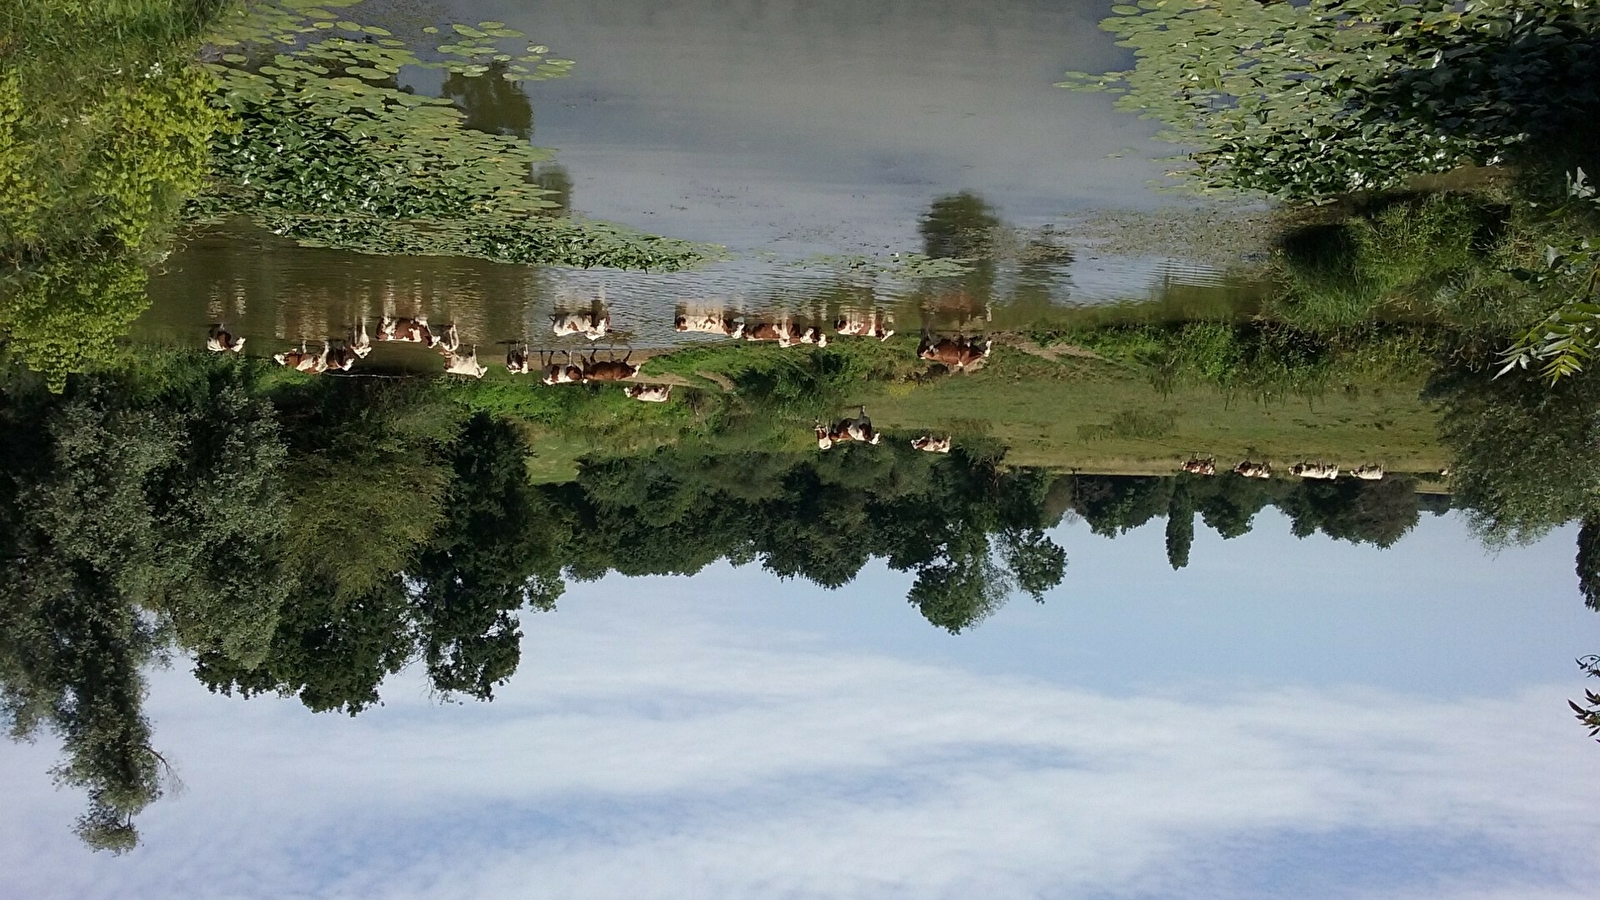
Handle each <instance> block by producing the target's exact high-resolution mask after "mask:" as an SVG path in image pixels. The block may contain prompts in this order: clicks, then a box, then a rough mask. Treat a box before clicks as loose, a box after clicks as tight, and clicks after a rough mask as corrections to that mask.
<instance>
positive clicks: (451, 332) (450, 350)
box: [428, 324, 476, 357]
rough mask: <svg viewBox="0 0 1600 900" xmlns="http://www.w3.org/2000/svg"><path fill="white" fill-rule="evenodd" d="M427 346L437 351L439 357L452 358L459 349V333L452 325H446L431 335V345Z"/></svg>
mask: <svg viewBox="0 0 1600 900" xmlns="http://www.w3.org/2000/svg"><path fill="white" fill-rule="evenodd" d="M428 346H429V347H431V348H432V349H434V350H437V351H439V355H440V356H445V357H450V356H454V355H455V354H456V351H457V350H460V349H461V332H459V331H457V330H456V326H455V325H454V324H451V325H448V326H446V327H445V329H444V330H443V331H440V332H438V333H436V334H434V335H433V343H431V344H429V345H428ZM474 355H476V351H474Z"/></svg>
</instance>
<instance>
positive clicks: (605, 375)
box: [583, 350, 644, 384]
mask: <svg viewBox="0 0 1600 900" xmlns="http://www.w3.org/2000/svg"><path fill="white" fill-rule="evenodd" d="M632 355H633V351H632V350H629V351H628V353H627V355H625V356H623V357H622V359H615V358H613V359H603V360H596V359H595V358H594V352H593V351H591V352H590V353H589V361H588V362H586V363H584V364H583V381H584V383H585V384H587V383H589V382H591V381H627V380H628V379H629V378H632V377H633V376H635V375H637V374H639V370H640V369H642V368H644V363H642V362H641V363H637V364H632V363H629V362H628V357H629V356H632Z"/></svg>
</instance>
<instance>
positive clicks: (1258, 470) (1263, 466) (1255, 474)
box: [1233, 459, 1272, 478]
mask: <svg viewBox="0 0 1600 900" xmlns="http://www.w3.org/2000/svg"><path fill="white" fill-rule="evenodd" d="M1233 474H1235V475H1242V476H1244V477H1245V478H1271V477H1272V466H1270V465H1268V464H1267V463H1264V462H1261V463H1258V462H1251V461H1250V460H1248V459H1247V460H1245V461H1243V462H1241V463H1239V464H1238V465H1237V466H1234V467H1233Z"/></svg>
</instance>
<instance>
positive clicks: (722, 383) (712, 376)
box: [694, 371, 733, 394]
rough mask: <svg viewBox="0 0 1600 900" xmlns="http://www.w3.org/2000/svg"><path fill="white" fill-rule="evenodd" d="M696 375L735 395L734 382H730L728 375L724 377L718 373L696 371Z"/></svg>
mask: <svg viewBox="0 0 1600 900" xmlns="http://www.w3.org/2000/svg"><path fill="white" fill-rule="evenodd" d="M694 374H696V375H698V376H700V377H701V378H704V379H705V380H707V381H709V382H711V383H712V384H715V385H716V386H717V387H719V388H722V389H723V390H724V391H727V392H728V393H730V394H731V393H733V382H731V381H729V380H728V376H726V375H722V374H719V373H717V372H705V371H696V372H695V373H694Z"/></svg>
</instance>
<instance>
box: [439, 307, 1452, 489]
mask: <svg viewBox="0 0 1600 900" xmlns="http://www.w3.org/2000/svg"><path fill="white" fill-rule="evenodd" d="M915 342H916V338H915V337H908V338H905V339H902V338H900V337H898V336H897V337H896V338H894V339H891V340H890V341H888V342H885V343H879V342H877V341H854V340H848V339H846V340H839V341H836V342H835V343H834V344H832V345H831V346H830V347H829V348H828V349H826V350H820V351H819V350H815V349H812V348H803V349H802V348H788V349H779V348H777V347H772V346H758V345H751V344H745V343H735V342H728V343H722V344H699V345H695V346H692V347H688V348H684V349H681V350H677V351H674V352H670V353H666V354H662V355H659V356H656V357H653V358H652V359H651V360H650V363H649V364H648V365H647V366H646V368H645V375H644V378H645V379H646V380H648V379H649V378H650V377H651V376H652V375H653V376H656V377H660V376H668V377H669V378H684V379H693V380H696V381H698V382H699V383H701V384H703V385H706V386H705V387H695V388H689V389H684V388H679V392H678V393H677V394H675V395H674V399H673V402H671V403H667V404H644V403H638V402H635V401H632V400H629V399H627V398H625V397H624V396H623V395H622V392H621V391H620V390H619V389H618V388H616V387H615V386H589V387H574V386H562V387H546V386H544V385H540V384H537V383H536V382H535V381H534V380H533V379H521V380H513V379H512V378H511V377H510V376H507V375H505V373H503V372H500V373H496V374H492V375H490V376H489V377H486V378H485V379H484V380H483V381H481V382H459V381H458V382H452V383H450V384H449V385H448V386H447V387H445V388H443V389H444V390H446V391H447V393H449V394H450V395H452V396H454V397H456V398H457V399H458V400H460V401H461V402H464V403H467V404H469V405H471V406H472V407H473V408H476V409H484V410H489V411H492V412H495V413H498V414H502V415H506V416H509V417H511V418H513V419H516V420H517V421H520V422H522V423H523V427H524V430H525V433H526V434H527V435H528V436H529V438H530V446H531V448H532V450H531V453H532V457H531V459H530V462H529V470H530V473H532V474H533V476H534V477H535V478H536V479H538V480H540V481H559V480H562V479H564V478H567V477H570V475H571V474H572V473H574V472H576V469H577V464H578V460H579V459H581V458H583V457H586V456H591V457H612V456H626V455H631V454H634V453H638V452H644V451H648V450H650V449H652V448H654V447H660V446H666V445H670V444H679V443H692V444H695V445H697V446H705V447H708V448H714V449H717V450H722V451H730V450H739V449H751V450H757V449H759V450H772V449H803V448H805V447H808V446H810V442H811V431H810V428H811V425H812V424H813V422H814V421H816V420H819V419H820V420H831V419H834V418H838V417H841V416H843V415H846V414H849V413H850V412H852V411H853V409H854V408H855V407H856V406H858V405H863V404H864V405H866V406H867V408H868V412H869V414H870V415H871V416H872V419H873V421H874V423H875V424H876V425H877V426H878V427H879V428H880V429H882V430H884V431H885V433H886V434H887V435H888V436H889V438H890V439H893V440H910V439H911V438H912V437H916V436H920V435H922V434H927V433H936V434H951V435H953V436H954V437H955V438H956V441H957V443H958V444H960V445H963V446H967V447H978V446H982V447H984V448H986V452H987V450H989V449H993V450H998V449H999V448H1002V447H1003V448H1006V455H1005V461H1006V463H1007V464H1008V465H1014V466H1042V467H1047V468H1051V469H1056V470H1071V469H1078V470H1084V471H1095V472H1108V473H1129V474H1133V473H1154V472H1167V471H1170V470H1172V469H1173V468H1175V467H1176V465H1177V464H1178V463H1179V462H1181V461H1182V460H1184V459H1187V458H1188V457H1189V456H1191V455H1194V454H1199V455H1215V456H1216V457H1217V458H1218V459H1219V460H1228V461H1237V460H1239V459H1244V458H1246V457H1248V458H1252V459H1266V460H1269V461H1272V462H1275V463H1279V464H1282V465H1285V466H1286V465H1288V464H1291V463H1293V462H1298V461H1301V460H1303V459H1305V460H1326V461H1330V462H1337V463H1340V464H1343V465H1357V464H1364V463H1372V462H1381V463H1383V464H1384V465H1385V466H1388V467H1389V468H1391V469H1395V470H1397V471H1413V472H1431V471H1437V470H1438V469H1440V468H1442V467H1443V466H1445V465H1446V463H1447V458H1446V454H1445V452H1444V451H1443V450H1442V449H1440V448H1439V447H1438V445H1437V440H1436V426H1437V415H1436V413H1435V412H1434V411H1433V410H1432V409H1431V408H1430V407H1429V406H1427V405H1426V404H1424V403H1423V402H1422V401H1421V400H1420V399H1419V395H1420V392H1421V387H1422V381H1423V377H1424V375H1423V373H1422V372H1420V371H1418V370H1416V368H1415V367H1413V369H1412V370H1411V371H1410V373H1409V374H1403V375H1397V374H1396V372H1395V370H1393V369H1391V368H1388V367H1381V366H1380V367H1379V368H1378V370H1377V374H1374V375H1373V376H1371V377H1360V376H1359V375H1354V374H1351V373H1350V372H1349V371H1346V372H1345V373H1344V374H1346V375H1348V376H1349V377H1348V378H1347V379H1344V380H1341V381H1339V382H1338V383H1336V384H1334V385H1332V386H1331V387H1330V388H1329V389H1327V390H1324V391H1322V392H1321V393H1319V394H1316V395H1301V396H1295V395H1289V394H1279V395H1277V396H1278V399H1252V397H1251V396H1249V395H1243V394H1240V393H1238V392H1229V391H1225V390H1223V389H1222V388H1220V387H1218V386H1217V385H1214V384H1207V383H1194V382H1191V383H1185V384H1182V385H1178V386H1175V387H1171V388H1169V389H1167V390H1158V389H1157V388H1156V387H1155V385H1154V384H1153V381H1154V378H1153V374H1154V373H1153V371H1152V369H1151V367H1150V366H1148V365H1145V364H1141V363H1138V362H1136V361H1122V360H1114V359H1094V358H1087V357H1077V356H1064V357H1059V358H1054V359H1047V358H1043V357H1041V356H1038V355H1034V354H1031V353H1025V352H1023V351H1021V350H1018V349H1015V348H1014V347H1011V346H997V347H996V349H995V352H994V356H993V357H992V358H991V360H990V361H989V363H988V364H987V365H986V366H985V367H984V368H983V369H981V370H979V371H977V372H973V373H968V374H961V375H944V374H942V373H941V372H940V370H939V369H938V367H934V366H932V365H930V364H926V363H921V362H920V361H918V360H916V358H915ZM697 372H700V373H706V372H714V373H717V374H719V375H721V376H723V377H725V378H727V379H728V380H730V381H732V382H733V383H734V384H735V386H736V387H735V390H734V392H732V393H731V394H728V393H724V392H722V391H721V390H720V389H718V388H714V387H711V386H710V382H709V381H707V380H705V379H704V378H702V377H700V376H697V375H696V374H695V373H697Z"/></svg>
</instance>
